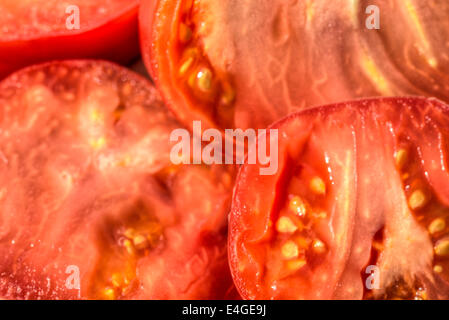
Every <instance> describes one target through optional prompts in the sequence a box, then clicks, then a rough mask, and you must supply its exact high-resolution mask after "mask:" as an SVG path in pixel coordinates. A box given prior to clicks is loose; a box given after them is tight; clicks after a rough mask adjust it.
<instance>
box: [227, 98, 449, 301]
mask: <svg viewBox="0 0 449 320" xmlns="http://www.w3.org/2000/svg"><path fill="white" fill-rule="evenodd" d="M272 129H277V130H279V134H278V136H279V140H278V143H279V157H278V161H279V170H278V172H277V173H276V174H275V175H260V174H259V168H260V165H251V164H245V165H243V166H242V167H241V169H240V172H239V175H238V178H237V182H236V187H235V190H234V197H233V204H232V210H231V214H230V226H229V254H230V265H231V269H232V273H233V277H234V281H235V283H236V286H237V287H238V289H239V291H240V293H241V295H242V296H243V297H244V298H246V299H448V298H449V179H448V177H449V173H448V171H447V161H448V160H447V157H448V151H449V149H448V148H449V144H448V141H449V107H448V106H447V105H445V104H443V103H441V102H439V101H438V100H435V99H424V98H383V99H382V98H379V99H370V100H360V101H354V102H348V103H341V104H336V105H328V106H324V107H318V108H314V109H310V110H305V111H302V112H299V113H296V114H292V115H290V116H288V117H286V118H284V119H283V120H281V121H279V122H278V123H276V124H275V125H274V126H272ZM266 139H269V137H268V138H266ZM258 143H259V144H263V143H267V141H266V140H265V139H264V138H262V139H261V140H259V142H258ZM270 143H273V141H271V142H270ZM373 271H374V273H376V274H374V273H373Z"/></svg>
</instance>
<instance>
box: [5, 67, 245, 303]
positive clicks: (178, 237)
mask: <svg viewBox="0 0 449 320" xmlns="http://www.w3.org/2000/svg"><path fill="white" fill-rule="evenodd" d="M0 106H1V107H0V177H1V178H0V257H1V258H0V296H2V297H3V298H8V299H19V298H20V299H77V298H80V299H220V298H225V297H227V298H231V297H234V296H233V294H234V293H236V291H233V284H232V279H231V275H230V272H229V267H228V262H227V252H226V236H227V213H228V208H229V206H230V191H231V187H232V176H233V175H232V172H230V171H229V170H228V169H227V168H224V167H221V166H193V165H192V166H188V165H179V166H175V165H172V163H171V161H170V156H169V155H170V150H171V146H172V143H170V138H169V137H170V134H171V131H172V130H174V129H178V128H182V127H180V125H179V123H178V122H177V121H176V120H175V119H174V118H173V117H172V116H171V114H170V113H169V112H168V111H167V109H166V108H165V106H164V105H163V103H162V102H161V101H160V98H159V96H158V94H157V92H156V91H155V89H154V88H153V87H152V85H151V84H150V83H149V82H148V81H147V80H145V79H143V78H141V77H139V76H137V75H136V74H134V73H132V72H130V71H128V70H126V69H123V68H121V67H118V66H116V65H114V64H111V63H109V62H101V61H67V62H55V63H48V64H44V65H38V66H33V67H30V68H27V69H24V70H22V71H19V72H17V73H15V74H13V75H12V76H10V77H8V78H7V79H5V80H4V81H3V82H1V83H0ZM78 275H79V290H78V286H77V285H76V284H77V276H78Z"/></svg>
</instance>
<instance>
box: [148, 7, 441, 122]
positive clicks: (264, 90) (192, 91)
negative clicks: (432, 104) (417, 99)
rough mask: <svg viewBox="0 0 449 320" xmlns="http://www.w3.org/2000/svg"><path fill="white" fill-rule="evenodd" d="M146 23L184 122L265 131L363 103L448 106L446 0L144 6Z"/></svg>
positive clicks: (154, 62) (162, 83)
mask: <svg viewBox="0 0 449 320" xmlns="http://www.w3.org/2000/svg"><path fill="white" fill-rule="evenodd" d="M372 5H375V6H377V7H378V8H379V12H378V13H379V15H378V17H379V21H380V22H379V23H380V26H379V27H380V28H379V29H368V28H367V27H366V21H367V19H369V18H370V15H371V14H372V13H371V11H368V13H370V14H367V12H366V10H367V8H369V6H372ZM140 18H141V19H140V31H141V46H142V55H143V58H144V59H145V62H146V65H147V67H148V68H149V69H151V72H152V75H153V77H154V78H155V80H156V83H157V84H158V86H159V89H160V91H161V93H162V95H163V96H164V98H165V100H166V101H167V104H168V106H169V107H171V108H172V109H173V110H174V112H175V114H176V115H177V117H178V118H179V119H181V120H182V121H183V122H185V123H187V124H190V123H191V122H192V119H195V120H197V119H202V120H203V122H204V123H205V124H206V123H207V124H208V125H209V126H214V127H218V128H221V129H223V128H241V129H246V128H265V127H266V126H268V125H270V124H271V123H272V122H274V121H276V120H278V119H280V118H281V117H283V116H286V115H287V114H289V113H291V112H294V111H298V110H302V109H305V108H309V107H312V106H315V105H320V104H327V103H333V102H340V101H346V100H350V99H353V98H358V97H370V96H394V95H410V94H412V95H422V96H429V97H432V96H435V97H437V98H439V99H441V100H444V101H446V102H449V96H448V92H449V91H448V89H449V77H448V74H449V57H448V55H447V52H448V49H449V32H448V30H449V3H448V2H447V1H445V0H432V1H427V2H425V3H424V2H422V1H418V0H406V1H403V0H397V1H396V0H395V1H380V0H379V1H344V0H341V1H332V2H331V3H330V2H329V1H325V0H323V1H311V0H304V1H284V0H278V1H273V0H262V1H240V0H229V1H211V0H178V1H172V0H158V1H154V0H143V1H142V6H141V10H140ZM368 21H369V20H368Z"/></svg>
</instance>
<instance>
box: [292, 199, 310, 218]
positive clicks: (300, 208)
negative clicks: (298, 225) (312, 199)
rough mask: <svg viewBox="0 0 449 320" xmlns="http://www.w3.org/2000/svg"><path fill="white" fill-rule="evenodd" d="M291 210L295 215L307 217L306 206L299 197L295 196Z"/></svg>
mask: <svg viewBox="0 0 449 320" xmlns="http://www.w3.org/2000/svg"><path fill="white" fill-rule="evenodd" d="M289 209H290V210H291V211H293V213H294V214H296V215H298V216H300V217H304V216H305V215H306V213H307V212H306V205H305V204H304V201H302V199H301V198H300V197H298V196H294V197H293V198H292V199H291V200H290V203H289Z"/></svg>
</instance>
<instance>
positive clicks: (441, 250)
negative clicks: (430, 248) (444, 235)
mask: <svg viewBox="0 0 449 320" xmlns="http://www.w3.org/2000/svg"><path fill="white" fill-rule="evenodd" d="M434 251H435V254H436V255H437V256H447V255H449V240H448V239H444V240H440V241H438V242H437V243H436V244H435V247H434Z"/></svg>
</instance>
